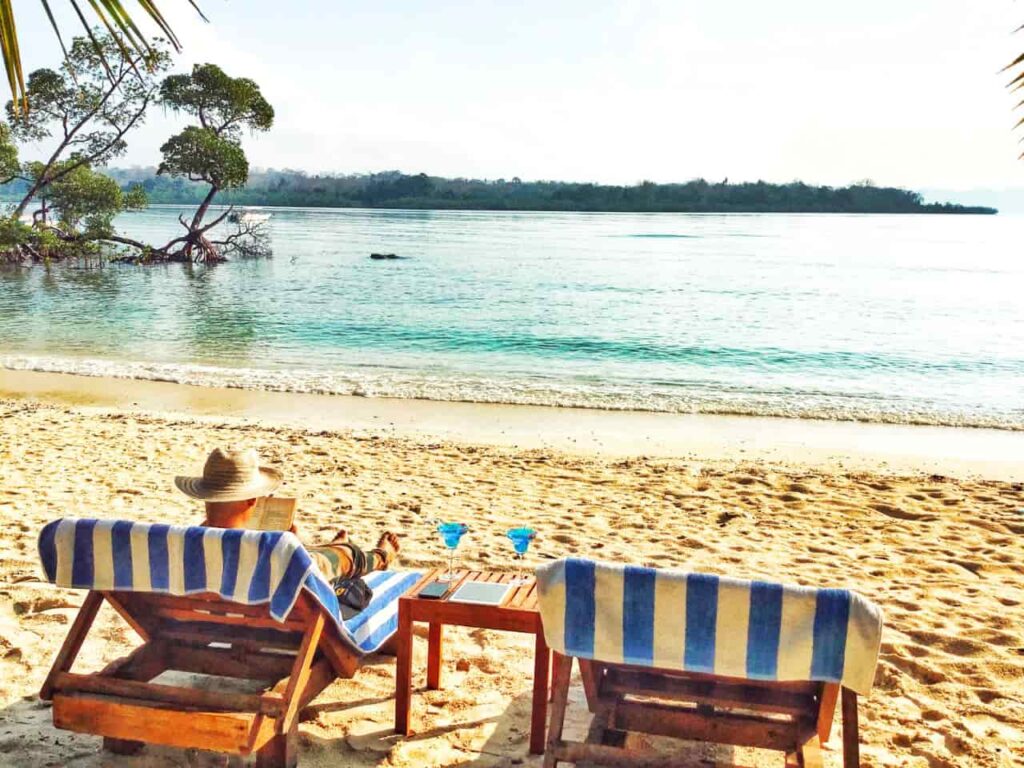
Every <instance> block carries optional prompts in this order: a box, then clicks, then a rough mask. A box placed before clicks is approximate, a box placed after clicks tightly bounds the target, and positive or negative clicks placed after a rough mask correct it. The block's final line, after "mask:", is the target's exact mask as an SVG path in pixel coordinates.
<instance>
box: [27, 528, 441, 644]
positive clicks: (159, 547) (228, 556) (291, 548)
mask: <svg viewBox="0 0 1024 768" xmlns="http://www.w3.org/2000/svg"><path fill="white" fill-rule="evenodd" d="M39 555H40V559H41V560H42V564H43V570H44V571H45V573H46V577H47V579H49V580H50V581H51V582H53V583H54V584H56V585H58V586H61V587H74V588H78V589H95V590H114V591H127V592H156V593H163V594H169V595H177V596H185V595H192V594H197V593H211V592H212V593H215V594H217V595H220V597H222V598H224V599H225V600H230V601H232V602H236V603H242V604H246V605H259V604H269V613H270V615H271V616H272V617H273V618H274V619H276V620H277V621H284V620H285V618H287V616H288V614H289V612H290V611H291V609H292V607H293V606H294V605H295V601H296V600H297V599H298V596H299V594H300V593H301V592H302V591H303V590H305V591H306V592H308V593H309V594H310V595H311V596H312V597H313V598H314V599H315V600H316V601H317V602H318V603H319V604H320V605H321V606H323V607H324V609H325V610H326V613H327V615H328V616H330V618H331V619H332V620H333V622H334V624H335V625H336V626H337V628H338V633H339V635H340V636H341V638H342V640H343V641H345V643H346V644H347V645H349V646H351V648H352V649H353V650H355V651H356V652H358V653H360V654H366V653H372V652H373V651H376V650H377V649H378V648H379V647H380V646H381V645H382V644H383V643H384V642H385V641H386V640H387V639H388V638H389V637H390V636H391V635H392V634H393V633H394V632H395V629H396V628H397V626H398V597H399V596H401V595H402V594H404V593H405V592H406V591H408V590H409V588H410V587H412V585H413V584H415V583H416V582H417V581H418V580H419V578H420V576H421V574H419V573H416V572H411V571H405V572H394V571H374V572H373V573H370V574H368V575H367V576H366V577H365V581H366V583H367V584H368V585H369V586H370V588H371V589H372V590H373V600H372V601H371V602H370V604H369V605H368V606H367V607H366V608H365V609H364V610H363V611H361V612H360V613H358V614H356V615H355V616H353V617H352V618H350V619H348V620H347V621H343V620H342V618H341V613H340V611H339V608H338V599H337V597H336V596H335V594H334V589H333V588H332V587H331V585H330V584H328V583H327V582H326V581H325V580H324V579H323V577H322V576H321V574H320V572H319V570H318V569H317V568H316V566H315V565H314V563H313V560H312V558H311V557H310V555H309V553H308V552H307V551H306V550H305V549H304V548H303V546H302V543H301V542H300V541H299V540H298V538H297V537H295V536H294V535H293V534H291V533H288V532H283V531H249V530H241V529H224V528H207V527H203V526H189V527H184V526H172V525H165V524H160V523H137V522H131V521H127V520H92V519H73V518H65V519H62V520H55V521H53V522H51V523H49V524H48V525H47V526H46V527H45V528H43V530H42V532H41V533H40V535H39Z"/></svg>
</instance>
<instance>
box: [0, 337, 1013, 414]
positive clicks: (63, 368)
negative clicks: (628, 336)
mask: <svg viewBox="0 0 1024 768" xmlns="http://www.w3.org/2000/svg"><path fill="white" fill-rule="evenodd" d="M0 368H6V369H8V370H13V371H39V372H46V373H68V374H74V375H78V376H100V377H106V378H116V379H137V380H140V381H162V382H170V383H175V384H189V385H192V386H198V387H220V388H228V389H250V390H257V391H264V392H295V393H304V394H318V395H351V396H355V397H370V398H400V399H409V400H436V401H443V402H465V403H495V404H505V405H539V406H547V407H558V408H589V409H597V410H605V411H647V412H652V413H673V414H716V415H733V416H767V417H782V418H790V419H822V420H829V421H857V422H875V423H880V424H917V425H932V426H952V427H979V428H987V429H1005V430H1014V431H1024V408H1021V409H1019V410H1016V411H1010V412H1004V413H1001V412H993V411H989V410H985V411H979V410H977V409H971V408H968V407H964V406H959V407H958V406H949V407H945V408H939V407H934V406H931V407H930V406H926V405H924V404H922V403H915V402H908V401H906V400H905V399H900V398H891V399H883V398H878V397H875V396H871V395H867V394H861V393H835V392H793V391H790V390H785V389H780V390H779V391H772V390H771V389H765V390H763V391H751V390H750V389H748V388H745V387H736V388H735V389H729V388H726V387H723V386H722V385H720V384H715V385H714V386H710V385H700V384H694V385H693V386H688V387H685V388H684V387H679V386H673V387H664V386H659V385H658V384H657V383H654V384H653V385H650V386H640V385H639V383H636V382H617V381H606V380H602V381H600V382H586V381H582V380H579V381H570V380H565V379H554V378H552V379H541V378H538V377H536V376H523V377H518V378H516V379H514V380H510V379H504V378H502V379H499V378H495V377H487V376H480V375H470V374H465V373H454V372H451V371H444V372H437V373H434V372H427V371H414V370H410V369H404V368H393V369H389V368H380V367H375V368H366V367H351V368H347V369H335V370H330V371H327V370H316V369H294V368H252V367H224V366H214V365H203V364H199V363H167V362H143V361H120V360H110V359H100V358H88V357H77V358H76V357H50V356H34V355H12V354H8V355H0Z"/></svg>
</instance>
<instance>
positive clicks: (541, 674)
mask: <svg viewBox="0 0 1024 768" xmlns="http://www.w3.org/2000/svg"><path fill="white" fill-rule="evenodd" d="M550 672H551V651H550V650H549V649H548V644H547V643H546V642H545V641H544V633H543V632H542V631H541V632H538V633H537V640H536V643H535V645H534V650H533V714H532V715H531V717H530V754H531V755H542V754H544V742H545V734H546V733H547V730H546V726H547V718H548V683H549V674H550Z"/></svg>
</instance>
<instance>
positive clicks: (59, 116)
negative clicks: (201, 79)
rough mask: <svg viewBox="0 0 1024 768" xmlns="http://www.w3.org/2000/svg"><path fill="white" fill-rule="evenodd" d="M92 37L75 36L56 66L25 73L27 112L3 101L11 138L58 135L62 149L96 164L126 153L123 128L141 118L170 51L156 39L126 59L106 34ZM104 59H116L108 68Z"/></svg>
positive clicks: (167, 63)
mask: <svg viewBox="0 0 1024 768" xmlns="http://www.w3.org/2000/svg"><path fill="white" fill-rule="evenodd" d="M93 38H94V40H95V45H94V41H93V40H90V39H89V38H85V37H78V38H75V40H74V41H73V42H72V44H71V49H70V50H69V51H68V57H67V59H66V60H65V62H64V63H63V64H62V65H61V67H60V70H59V71H54V70H52V69H38V70H36V71H35V72H33V73H32V74H30V75H29V78H28V84H27V92H28V98H29V100H30V102H31V104H32V109H31V111H30V112H29V113H28V115H22V114H21V113H20V111H19V108H18V105H16V104H15V103H14V102H13V101H9V102H7V105H6V111H7V118H8V121H9V123H10V129H11V133H12V134H13V136H14V138H15V139H17V140H18V141H23V142H39V141H44V140H46V139H50V138H56V139H57V140H58V141H59V142H60V147H59V149H60V152H61V153H62V154H64V153H67V154H77V155H79V156H82V157H86V158H88V160H89V161H90V162H92V163H94V164H104V163H107V162H108V161H110V160H111V159H112V158H114V157H117V156H119V155H121V154H123V153H124V151H125V148H126V144H125V141H124V138H123V136H124V133H125V131H126V130H127V129H128V128H130V127H133V126H135V125H138V124H139V123H141V122H142V120H143V118H144V112H145V108H146V106H147V104H148V103H149V101H150V100H151V99H152V97H153V95H154V93H155V90H156V87H157V83H156V80H157V75H158V74H160V73H161V72H163V71H164V70H166V69H167V68H168V67H169V66H170V57H169V56H168V55H167V54H166V53H165V52H164V51H163V50H162V49H161V48H160V47H159V45H158V44H157V43H156V42H154V43H153V44H152V46H151V50H150V51H147V52H145V53H144V54H142V55H140V56H139V57H137V59H136V60H135V61H133V62H129V61H126V60H124V59H123V58H121V54H120V48H119V46H118V44H117V42H116V41H115V40H114V39H113V38H112V37H111V36H110V35H108V34H101V33H99V32H98V31H97V32H95V33H94V34H93ZM101 54H102V55H101ZM104 56H105V57H106V59H104ZM107 61H114V62H115V64H114V65H113V69H112V70H110V71H109V72H108V70H107V64H106V62H107Z"/></svg>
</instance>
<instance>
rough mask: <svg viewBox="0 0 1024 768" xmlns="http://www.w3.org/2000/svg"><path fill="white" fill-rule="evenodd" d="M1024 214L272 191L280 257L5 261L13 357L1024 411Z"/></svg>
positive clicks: (493, 387)
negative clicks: (327, 205) (651, 206)
mask: <svg viewBox="0 0 1024 768" xmlns="http://www.w3.org/2000/svg"><path fill="white" fill-rule="evenodd" d="M178 212H179V209H178V208H177V207H160V208H152V209H150V210H148V211H146V212H143V213H137V214H129V215H126V216H125V217H123V219H122V221H121V226H122V228H123V229H124V230H125V231H126V232H127V233H129V234H131V235H133V236H137V237H141V238H144V239H145V238H149V239H152V240H153V241H159V240H161V238H165V237H167V236H169V235H173V234H175V232H176V230H177V229H180V227H179V225H178V224H177V222H176V216H177V213H178ZM1022 225H1024V220H1022V219H1018V218H1015V217H1012V216H996V217H983V216H841V215H774V214H750V215H736V214H733V215H689V214H576V213H492V212H448V211H444V212H439V211H366V210H329V209H274V210H273V216H272V218H271V226H272V242H273V248H274V258H273V259H270V260H261V261H248V262H244V261H240V262H235V263H230V264H225V265H220V266H218V267H215V268H210V269H206V268H201V267H195V268H189V267H183V266H181V265H172V266H166V267H150V268H139V267H122V266H115V267H107V268H104V269H101V270H71V269H53V270H49V271H47V270H44V269H42V268H33V269H17V270H7V271H4V272H0V364H2V365H5V366H6V367H12V368H34V369H42V370H58V371H68V372H81V373H96V374H106V375H118V376H130V377H138V378H154V379H165V380H171V381H183V382H188V383H201V384H211V385H213V384H215V385H226V386H240V387H253V388H261V389H276V390H294V391H314V392H331V393H346V394H351V393H355V394H364V395H367V396H393V397H423V398H433V399H446V400H473V401H493V402H519V403H537V404H552V405H576V406H588V407H598V408H635V409H647V410H660V411H675V412H688V411H701V412H723V413H751V414H769V415H785V416H800V417H817V418H844V419H864V420H879V421H901V422H923V423H940V424H945V423H948V424H970V425H979V426H982V425H984V426H1003V427H1012V428H1024V302H1022V298H1021V297H1022V295H1024V259H1022V258H1021V257H1020V255H1019V254H1020V247H1019V243H1020V240H1021V237H1020V236H1021V234H1022V232H1024V226H1022ZM374 251H383V252H395V253H397V254H399V255H402V256H407V257H409V258H408V259H405V260H399V261H372V260H370V259H369V254H370V253H371V252H374Z"/></svg>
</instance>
